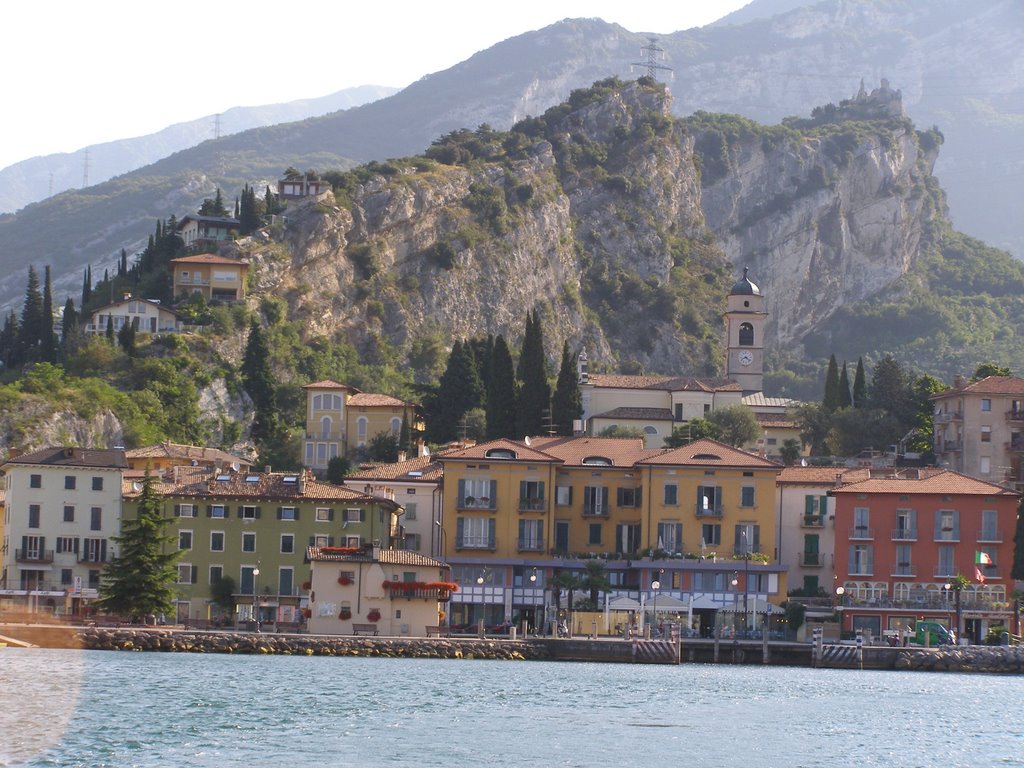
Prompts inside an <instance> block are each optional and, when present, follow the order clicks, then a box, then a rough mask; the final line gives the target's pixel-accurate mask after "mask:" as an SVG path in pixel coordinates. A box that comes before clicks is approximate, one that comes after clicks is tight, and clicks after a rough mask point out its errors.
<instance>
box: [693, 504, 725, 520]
mask: <svg viewBox="0 0 1024 768" xmlns="http://www.w3.org/2000/svg"><path fill="white" fill-rule="evenodd" d="M696 513H697V517H721V516H722V506H721V505H717V506H714V507H705V506H704V505H703V504H698V505H697V506H696Z"/></svg>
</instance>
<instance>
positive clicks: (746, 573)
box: [740, 527, 750, 632]
mask: <svg viewBox="0 0 1024 768" xmlns="http://www.w3.org/2000/svg"><path fill="white" fill-rule="evenodd" d="M740 537H741V538H742V539H743V631H744V632H747V631H748V630H749V629H750V627H749V626H748V625H747V616H748V615H749V607H748V603H747V599H748V597H749V594H750V543H749V542H748V541H747V529H746V527H743V528H740Z"/></svg>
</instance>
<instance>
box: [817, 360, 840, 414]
mask: <svg viewBox="0 0 1024 768" xmlns="http://www.w3.org/2000/svg"><path fill="white" fill-rule="evenodd" d="M821 407H822V408H824V409H825V412H826V413H832V412H833V411H835V410H836V408H838V407H839V366H838V364H837V363H836V356H835V355H832V356H831V357H829V359H828V372H827V373H826V374H825V397H824V399H823V400H822V401H821Z"/></svg>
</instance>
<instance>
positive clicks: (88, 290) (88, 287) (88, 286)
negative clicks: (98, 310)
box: [81, 265, 92, 311]
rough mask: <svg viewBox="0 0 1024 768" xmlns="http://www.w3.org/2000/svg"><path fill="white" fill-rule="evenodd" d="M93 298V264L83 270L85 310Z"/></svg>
mask: <svg viewBox="0 0 1024 768" xmlns="http://www.w3.org/2000/svg"><path fill="white" fill-rule="evenodd" d="M91 300H92V266H91V265H90V266H88V267H86V268H85V270H84V271H83V272H82V304H81V307H82V309H83V311H84V310H85V308H86V307H87V306H89V302H90V301H91Z"/></svg>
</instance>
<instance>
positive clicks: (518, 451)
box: [437, 437, 557, 464]
mask: <svg viewBox="0 0 1024 768" xmlns="http://www.w3.org/2000/svg"><path fill="white" fill-rule="evenodd" d="M530 443H531V445H530V446H527V445H526V443H525V442H521V441H519V440H509V439H507V438H504V437H503V438H500V439H498V440H489V441H487V442H486V443H478V444H477V445H473V446H470V447H469V448H463V449H462V450H454V451H449V452H446V453H444V454H441V455H439V456H438V457H437V460H438V461H440V462H442V464H443V463H444V462H445V461H448V460H449V459H459V460H463V459H479V460H483V461H509V460H512V461H537V462H540V461H546V462H551V461H557V459H555V457H554V456H551V455H550V454H547V453H544V452H542V451H541V450H538V449H537V448H535V447H533V446H532V443H533V440H532V439H531V440H530ZM490 451H512V452H513V453H514V454H515V458H514V459H506V458H502V457H501V456H488V455H487V454H488V452H490Z"/></svg>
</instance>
